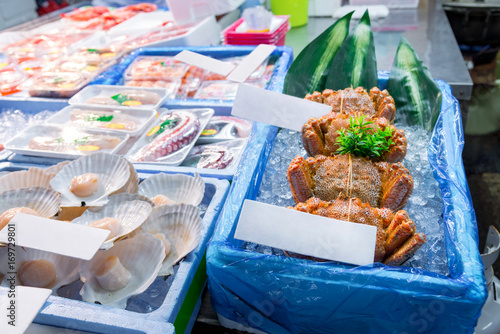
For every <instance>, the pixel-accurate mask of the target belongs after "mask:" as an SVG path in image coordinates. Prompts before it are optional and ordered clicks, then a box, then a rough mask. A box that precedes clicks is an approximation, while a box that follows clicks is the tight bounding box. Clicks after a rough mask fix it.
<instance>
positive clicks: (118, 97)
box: [111, 94, 130, 104]
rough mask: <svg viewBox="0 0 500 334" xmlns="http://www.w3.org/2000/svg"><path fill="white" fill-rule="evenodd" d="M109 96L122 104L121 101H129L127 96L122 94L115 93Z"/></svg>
mask: <svg viewBox="0 0 500 334" xmlns="http://www.w3.org/2000/svg"><path fill="white" fill-rule="evenodd" d="M111 98H112V99H113V100H115V101H116V102H118V103H119V104H123V102H125V101H130V99H129V98H128V96H127V95H123V94H116V95H113V96H111Z"/></svg>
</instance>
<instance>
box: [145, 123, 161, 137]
mask: <svg viewBox="0 0 500 334" xmlns="http://www.w3.org/2000/svg"><path fill="white" fill-rule="evenodd" d="M159 130H160V126H159V125H157V126H155V127H154V128H152V129H151V130H149V131H148V134H147V136H148V137H149V136H152V135H154V134H155V133H157V132H158V131H159Z"/></svg>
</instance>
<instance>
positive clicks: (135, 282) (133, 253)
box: [80, 234, 165, 309]
mask: <svg viewBox="0 0 500 334" xmlns="http://www.w3.org/2000/svg"><path fill="white" fill-rule="evenodd" d="M110 256H116V257H118V258H119V260H120V262H121V264H122V265H123V267H124V268H125V269H126V270H127V271H128V272H130V280H129V281H128V283H127V284H126V285H125V287H123V288H120V289H118V290H115V291H109V290H105V289H103V288H102V287H101V286H100V285H99V283H98V281H97V278H96V273H97V272H98V271H99V270H100V269H101V266H102V265H103V263H104V261H106V259H107V258H108V257H110ZM164 257H165V248H164V246H163V243H162V242H161V241H160V240H159V239H157V238H155V237H153V236H151V235H148V234H141V235H137V236H135V237H133V238H130V239H125V240H121V241H118V242H116V244H115V245H114V247H112V248H110V249H108V250H106V251H98V252H97V253H96V255H95V256H94V257H93V258H92V260H90V261H87V262H84V263H82V265H81V266H80V278H81V280H82V281H83V282H84V285H83V287H82V290H81V291H80V294H81V295H82V299H83V300H84V301H87V302H91V303H94V302H96V301H97V302H99V303H101V304H102V305H108V306H114V307H119V308H122V309H124V308H125V307H126V305H127V299H128V298H129V297H131V296H133V295H137V294H139V293H141V292H143V291H145V290H146V289H147V288H148V287H149V286H150V285H151V283H152V282H153V281H154V280H155V278H156V276H157V275H158V271H159V270H160V266H161V263H162V261H163V258H164Z"/></svg>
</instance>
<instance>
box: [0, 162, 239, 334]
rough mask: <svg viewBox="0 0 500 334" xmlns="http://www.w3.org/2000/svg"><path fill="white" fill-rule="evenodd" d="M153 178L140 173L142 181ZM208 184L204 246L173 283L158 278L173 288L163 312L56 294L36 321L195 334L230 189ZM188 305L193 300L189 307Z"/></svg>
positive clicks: (1, 291) (7, 167)
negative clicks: (208, 256) (212, 245)
mask: <svg viewBox="0 0 500 334" xmlns="http://www.w3.org/2000/svg"><path fill="white" fill-rule="evenodd" d="M29 167H32V166H31V165H24V166H23V168H20V166H19V165H13V164H11V163H8V162H3V163H0V172H2V171H15V170H20V169H26V168H29ZM148 176H150V174H144V173H139V178H140V179H141V180H143V179H145V178H147V177H148ZM204 181H205V196H204V197H203V200H202V204H203V205H207V206H208V207H207V209H206V211H205V215H204V217H203V228H202V231H201V238H200V243H199V244H198V246H197V247H196V248H195V249H194V250H193V251H192V252H191V253H189V255H188V256H186V257H185V258H184V260H182V261H181V263H180V264H179V265H178V266H176V268H175V274H174V276H173V279H172V277H170V278H168V279H167V281H163V278H157V279H156V280H155V281H154V282H153V284H156V285H157V287H158V289H159V290H162V288H161V286H160V285H162V284H170V286H169V287H168V291H167V293H166V296H165V298H164V300H163V302H162V304H161V305H160V306H159V307H158V308H157V309H155V310H154V311H151V312H147V313H142V312H143V311H141V312H134V311H132V310H122V309H117V308H113V307H108V306H102V305H97V304H91V303H87V302H83V301H79V300H73V299H67V298H63V297H59V296H50V297H49V299H48V301H47V302H46V303H45V305H44V306H43V308H42V310H41V311H40V313H39V314H38V315H37V316H36V318H35V320H34V322H35V323H38V324H42V325H50V326H56V327H63V328H69V329H76V330H82V331H90V332H96V333H120V334H121V333H151V334H156V333H166V334H168V333H174V330H173V329H174V327H173V325H172V324H174V323H175V324H176V326H177V325H178V324H180V325H179V326H181V327H180V328H181V329H182V330H176V332H177V333H178V334H182V333H189V332H190V331H191V328H192V326H193V324H194V321H195V319H196V316H197V314H198V311H199V308H200V306H201V292H202V291H203V287H204V285H205V281H206V275H205V271H204V270H203V271H202V272H201V274H202V275H201V277H200V271H199V270H198V269H199V268H200V267H202V268H204V267H203V266H204V261H205V253H206V248H207V243H208V241H209V239H210V237H211V236H212V233H213V230H214V228H215V224H216V221H217V219H218V217H219V214H220V212H221V209H222V207H223V205H224V202H225V200H226V197H227V193H228V190H229V182H228V181H226V180H217V179H212V178H204ZM193 282H194V283H193ZM193 284H200V286H199V287H194V288H193V289H194V290H195V291H199V293H198V294H197V295H195V298H194V299H195V300H194V301H193V295H192V293H190V289H191V288H192V285H193ZM7 291H8V290H7V289H6V288H3V287H0V296H3V295H5V294H6V293H7ZM188 296H189V297H190V298H188ZM188 299H189V300H188ZM185 301H188V303H186V302H185ZM134 302H135V303H136V304H139V305H140V304H141V300H140V299H136V300H135V301H134ZM189 303H191V304H189ZM129 306H130V305H129Z"/></svg>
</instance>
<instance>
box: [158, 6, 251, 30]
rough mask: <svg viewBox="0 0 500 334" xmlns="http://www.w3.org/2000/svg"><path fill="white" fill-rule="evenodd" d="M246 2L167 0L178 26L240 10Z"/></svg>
mask: <svg viewBox="0 0 500 334" xmlns="http://www.w3.org/2000/svg"><path fill="white" fill-rule="evenodd" d="M243 2H245V1H244V0H167V3H168V8H170V10H171V11H172V14H173V15H174V18H175V21H176V22H177V23H178V24H184V23H189V22H193V21H197V20H200V19H202V18H205V17H207V16H210V15H221V14H225V13H228V12H231V11H233V10H235V9H236V8H238V7H239V6H240V5H241V4H242V3H243Z"/></svg>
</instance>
